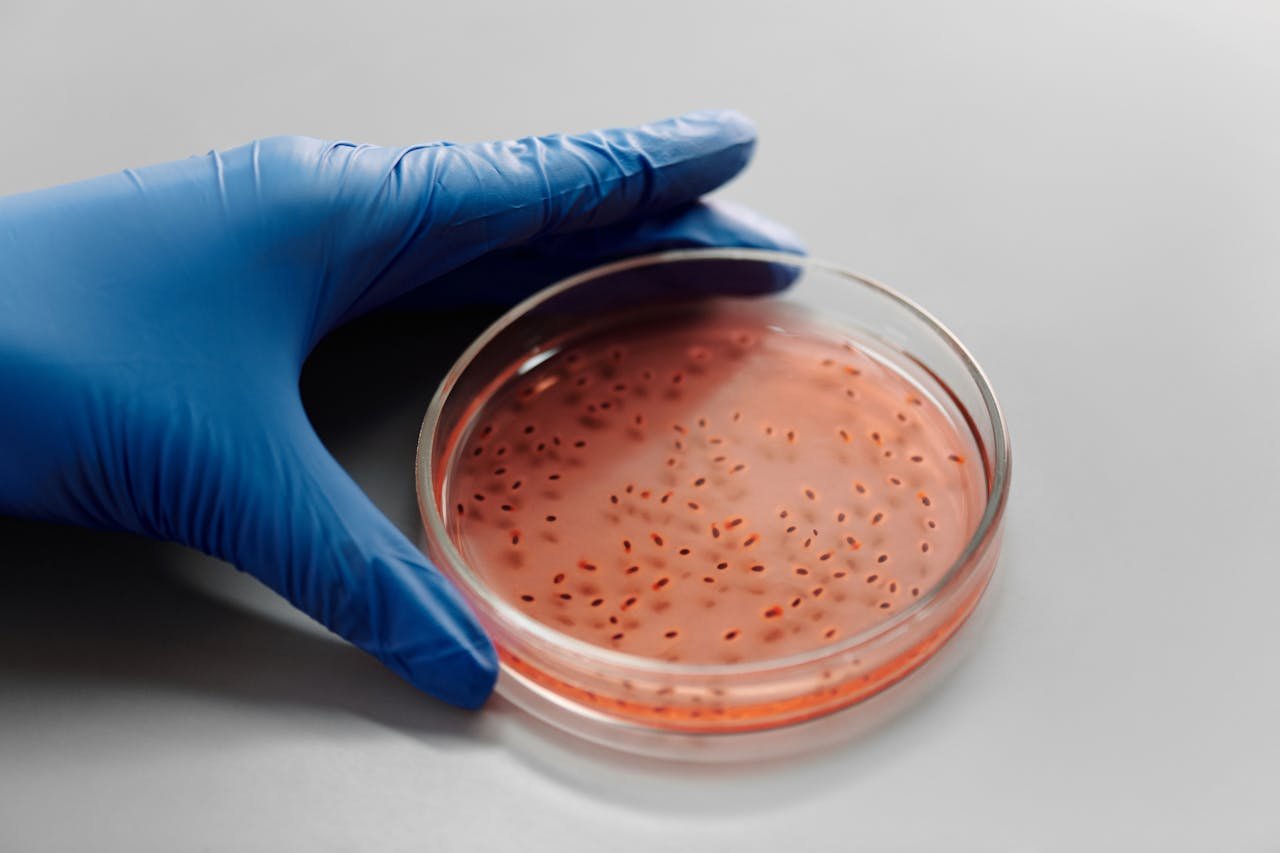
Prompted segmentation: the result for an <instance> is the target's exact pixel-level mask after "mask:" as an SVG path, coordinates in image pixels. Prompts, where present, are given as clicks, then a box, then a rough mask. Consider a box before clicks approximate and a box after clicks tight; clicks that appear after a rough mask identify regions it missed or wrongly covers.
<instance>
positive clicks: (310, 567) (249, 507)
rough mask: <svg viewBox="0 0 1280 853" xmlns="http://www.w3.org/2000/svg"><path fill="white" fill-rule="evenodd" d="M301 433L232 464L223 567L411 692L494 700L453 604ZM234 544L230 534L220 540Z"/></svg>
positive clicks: (453, 597) (492, 669)
mask: <svg viewBox="0 0 1280 853" xmlns="http://www.w3.org/2000/svg"><path fill="white" fill-rule="evenodd" d="M297 408H298V410H297V413H296V417H297V421H296V422H295V423H294V424H293V425H292V428H290V429H287V430H286V431H285V432H284V436H285V437H286V440H284V441H280V440H279V439H272V440H270V441H269V444H270V449H268V450H266V451H265V452H264V453H254V452H249V453H243V454H240V455H238V457H237V461H236V463H235V465H234V468H235V469H236V475H235V476H234V478H232V486H231V488H232V490H233V491H235V492H237V493H238V497H239V500H236V501H235V504H236V505H238V507H239V511H238V512H236V513H235V515H237V516H239V518H238V519H237V521H236V523H235V524H234V525H233V526H234V528H235V530H234V534H233V535H224V537H217V536H216V534H215V539H217V538H223V539H224V542H225V544H226V545H228V546H229V548H227V549H223V548H218V547H216V545H215V547H214V548H212V549H210V550H214V551H215V552H218V551H222V552H223V553H221V554H220V556H223V557H226V558H228V559H230V560H231V561H232V562H234V563H235V564H236V565H237V567H238V568H240V569H242V570H244V571H247V572H249V573H250V574H253V575H254V576H255V577H257V578H258V579H259V580H261V581H263V582H264V583H266V584H267V585H268V586H270V587H271V588H272V589H274V590H275V591H276V592H278V593H280V594H281V595H283V596H284V597H285V598H287V599H288V600H289V601H290V602H292V603H293V605H294V606H296V607H297V608H299V609H300V610H302V611H303V612H305V613H307V614H309V615H310V616H311V617H312V618H314V619H316V620H317V621H319V622H320V623H321V624H323V625H325V626H326V627H327V628H329V629H330V630H331V631H333V632H334V633H336V634H338V635H340V636H342V637H343V638H345V639H347V640H348V641H350V642H352V643H354V644H355V645H357V646H359V647H360V648H362V649H364V650H365V651H367V652H369V653H370V654H372V655H373V656H374V657H376V658H378V660H380V661H382V662H383V663H384V664H386V665H387V666H388V667H390V668H391V669H392V670H394V671H395V672H397V673H398V674H399V675H401V676H402V677H403V678H405V679H406V680H407V681H409V682H410V683H411V684H413V685H415V686H416V687H418V688H420V689H422V690H424V691H426V692H427V693H430V694H431V695H433V696H436V697H437V698H440V699H443V700H444V701H446V702H450V703H452V704H455V705H459V706H462V707H464V708H475V707H478V706H479V705H481V704H482V703H483V702H484V700H485V698H486V697H487V696H488V695H489V693H490V691H491V690H492V688H493V684H494V680H495V678H496V674H497V661H496V655H495V653H494V649H493V645H492V644H491V643H490V641H489V639H488V638H487V637H486V636H485V634H484V632H483V631H482V630H481V628H480V627H479V625H478V624H477V623H476V621H475V619H474V617H473V616H472V614H471V612H470V610H469V609H468V607H467V605H466V604H465V603H464V602H463V600H462V598H461V597H460V596H459V594H458V592H457V591H456V590H455V589H454V588H453V586H452V585H451V584H450V583H449V581H447V580H446V579H445V578H444V577H443V576H442V575H441V574H440V573H439V572H438V571H437V570H436V569H435V568H434V567H433V566H432V565H431V564H430V563H429V562H428V561H427V560H426V558H425V557H424V556H423V555H422V553H421V551H419V549H418V548H416V547H415V546H414V545H413V544H412V543H410V542H409V540H408V539H407V538H405V536H404V535H403V534H402V533H401V532H400V531H399V530H397V529H396V527H395V526H394V525H393V524H392V523H391V522H390V521H389V520H387V518H386V517H385V516H383V515H382V513H380V512H379V511H378V510H377V508H376V507H374V505H373V504H372V502H371V501H370V500H369V498H368V497H367V496H366V495H365V494H364V493H363V492H362V491H361V490H360V488H359V486H357V485H356V484H355V482H354V481H353V480H352V479H351V478H350V477H349V476H348V475H347V473H346V472H345V471H343V470H342V468H341V466H340V465H339V464H338V463H337V461H336V460H335V459H334V458H333V457H332V456H331V455H330V454H329V452H328V451H327V450H326V449H325V447H324V446H323V444H322V443H321V442H320V439H319V437H318V436H316V434H315V432H314V430H313V429H312V428H311V425H310V423H309V422H308V421H307V419H306V415H305V413H303V412H302V407H301V405H300V404H299V405H298V407H297ZM224 533H231V531H224Z"/></svg>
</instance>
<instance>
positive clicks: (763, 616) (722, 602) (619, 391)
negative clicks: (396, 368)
mask: <svg viewBox="0 0 1280 853" xmlns="http://www.w3.org/2000/svg"><path fill="white" fill-rule="evenodd" d="M1009 472H1010V457H1009V443H1008V436H1007V430H1006V426H1005V423H1004V419H1003V416H1002V414H1001V412H1000V408H999V405H998V403H997V402H996V399H995V396H994V394H993V393H992V390H991V387H990V384H989V383H988V381H987V379H986V377H985V376H984V374H983V372H982V370H981V369H980V368H979V366H978V365H977V363H976V362H975V361H974V359H973V358H972V357H971V356H970V354H969V353H968V351H967V350H966V349H965V348H964V346H963V345H962V344H961V343H960V342H959V341H958V340H957V339H956V338H955V336H954V335H952V334H951V333H950V332H949V331H948V330H947V329H946V328H945V327H944V326H942V324H941V323H939V322H938V321H937V320H936V319H934V318H933V317H932V316H931V315H930V314H928V313H927V312H926V311H925V310H924V309H922V308H920V307H919V306H917V305H916V304H915V303H913V302H912V301H910V300H909V299H907V298H905V297H903V296H901V295H900V294H898V293H896V292H894V291H893V290H891V289H889V288H888V287H885V286H884V285H881V284H879V283H877V282H875V281H872V280H871V279H868V278H865V277H863V276H860V275H857V274H855V273H852V272H849V271H847V270H844V269H842V268H840V267H839V266H836V265H833V264H829V263H825V262H822V261H817V260H813V259H808V258H803V257H798V256H793V255H786V254H780V253H773V252H764V251H757V250H737V249H695V250H681V251H671V252H663V253H659V254H654V255H647V256H643V257H638V258H631V259H627V260H624V261H619V262H616V263H611V264H606V265H604V266H601V267H597V268H595V269H592V270H589V271H587V272H584V273H581V274H579V275H575V276H573V277H571V278H568V279H566V280H564V281H562V282H560V283H558V284H556V285H553V286H551V287H550V288H547V289H546V290H543V291H541V292H540V293H538V294H536V295H535V296H533V297H531V298H530V299H528V300H526V301H525V302H523V303H521V304H520V305H518V306H516V307H515V308H513V309H512V310H511V311H509V312H507V313H506V314H505V315H503V316H502V317H501V318H500V319H499V320H498V321H497V322H495V323H494V324H493V325H492V326H491V327H490V328H489V329H488V330H486V331H485V332H484V333H483V334H482V335H481V336H480V337H479V338H478V339H477V340H476V341H475V342H474V343H473V344H472V346H471V347H469V348H468V349H467V351H466V352H465V353H464V354H463V355H462V356H461V358H460V359H459V360H458V362H457V363H456V364H455V365H454V367H453V368H452V370H451V371H450V372H449V373H448V374H447V376H446V377H445V379H444V380H443V381H442V383H441V385H440V388H439V389H438V391H437V393H436V395H435V397H434V398H433V400H432V402H431V405H430V407H429V409H428V411H427V415H426V418H425V420H424V423H423V427H422V433H421V436H420V441H419V448H418V459H417V482H418V496H419V503H420V508H421V512H422V518H423V522H424V525H425V541H426V549H427V551H428V553H429V555H430V556H431V557H432V559H433V560H434V561H435V563H436V564H437V565H438V566H439V567H440V568H441V570H442V571H444V572H445V573H446V575H448V576H449V577H450V578H451V579H452V580H453V581H454V582H455V583H456V584H457V585H458V586H459V588H460V589H461V590H462V592H463V594H464V595H465V597H466V598H467V599H468V601H469V603H470V604H471V605H472V607H473V608H474V610H475V612H476V614H477V616H478V618H479V619H480V620H481V622H482V623H483V624H484V626H485V628H486V630H488V632H489V633H490V635H491V637H492V638H493V640H494V642H495V644H496V646H497V648H498V650H499V655H500V658H501V667H502V675H501V677H500V679H499V686H498V690H499V692H500V693H501V694H502V695H503V696H505V697H506V698H508V699H509V700H511V701H512V702H513V703H515V704H516V705H518V706H519V707H521V708H523V709H525V710H526V711H529V712H530V713H532V714H534V715H535V716H537V717H539V718H540V719H542V720H543V721H545V722H548V723H551V724H552V725H555V726H557V727H559V728H562V729H565V730H567V731H570V732H572V733H575V734H577V735H580V736H583V737H586V738H588V739H590V740H593V741H596V742H598V743H602V744H605V745H608V746H614V747H618V748H621V749H625V750H629V751H634V752H641V753H646V754H650V755H656V756H663V755H666V756H676V757H686V758H687V757H695V758H712V759H718V758H724V757H751V756H758V755H762V754H765V753H769V754H776V753H777V752H786V751H790V750H792V749H793V748H799V747H802V746H804V745H805V743H806V741H808V742H813V741H814V740H815V739H816V738H818V737H820V736H821V737H823V738H826V737H829V736H830V735H831V734H832V733H837V734H838V732H839V730H840V728H841V721H840V717H841V713H837V712H843V713H844V714H846V715H847V713H848V712H845V711H844V709H847V708H849V707H850V706H853V705H855V704H857V703H859V702H861V701H862V700H865V699H868V698H869V697H872V696H874V695H875V694H877V693H879V692H880V691H882V690H884V689H885V688H886V687H888V686H889V685H891V684H894V683H895V682H897V681H898V680H900V679H902V678H903V677H904V676H906V675H907V674H908V673H910V672H912V671H913V670H914V669H916V668H917V667H919V666H920V665H921V664H922V663H923V662H925V661H926V660H928V659H929V658H930V657H931V656H932V655H934V654H935V652H937V651H938V650H939V649H940V648H941V647H942V646H943V645H944V644H945V643H947V641H948V640H949V639H950V638H951V637H952V635H953V634H954V633H955V632H956V630H957V629H958V628H959V627H960V626H961V624H962V623H963V622H964V621H965V619H966V618H967V617H968V615H969V614H970V613H971V612H972V611H973V609H974V607H975V605H976V604H977V602H978V601H979V599H980V597H981V596H982V593H983V591H984V590H985V588H986V586H987V584H988V581H989V580H990V578H991V575H992V573H993V571H994V569H995V565H996V561H997V557H998V554H999V549H1000V537H1001V530H1002V524H1003V511H1004V506H1005V503H1006V500H1007V496H1008V489H1009Z"/></svg>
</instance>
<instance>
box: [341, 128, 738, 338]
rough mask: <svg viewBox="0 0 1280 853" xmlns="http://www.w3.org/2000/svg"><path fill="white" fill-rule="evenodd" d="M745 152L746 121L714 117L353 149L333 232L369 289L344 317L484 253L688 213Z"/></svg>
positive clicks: (734, 167)
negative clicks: (343, 206) (339, 223)
mask: <svg viewBox="0 0 1280 853" xmlns="http://www.w3.org/2000/svg"><path fill="white" fill-rule="evenodd" d="M755 141H756V132H755V126H754V125H753V124H752V123H751V122H750V121H749V120H748V119H746V118H745V117H744V116H742V115H740V114H739V113H736V112H733V111H729V110H717V111H703V112H693V113H686V114H685V115H682V116H678V117H676V118H670V119H666V120H664V121H659V122H655V123H653V124H647V125H642V126H640V127H634V128H622V129H613V130H598V131H592V132H589V133H579V134H554V135H550V136H537V137H527V138H524V139H517V140H511V141H505V142H486V143H478V144H471V145H453V146H430V147H415V148H409V149H401V150H395V151H393V150H390V149H378V148H358V149H353V150H352V151H351V154H350V156H351V157H352V158H353V159H354V160H356V161H357V162H353V163H350V164H348V165H349V166H351V167H352V168H349V169H347V170H346V174H347V176H348V178H347V181H348V183H347V186H346V187H345V188H344V191H343V195H344V196H345V197H346V199H347V201H348V202H350V204H349V206H348V210H347V211H346V213H347V214H348V217H347V220H348V221H347V222H346V223H345V225H344V228H345V229H347V230H348V232H349V236H355V235H354V234H351V233H350V232H355V234H358V235H359V236H358V237H356V239H355V240H351V241H344V242H347V245H349V246H351V247H353V248H355V247H359V249H358V251H357V254H358V255H359V256H360V257H353V258H351V259H350V260H351V262H352V263H353V265H354V266H355V267H356V268H357V269H364V270H367V271H369V272H371V273H372V274H373V277H374V280H373V281H366V282H365V283H364V285H363V287H362V289H361V292H360V295H359V298H358V299H357V300H356V302H355V304H354V305H352V306H351V308H350V309H349V310H348V311H347V312H346V315H347V316H348V317H350V316H354V315H356V314H360V313H364V312H365V311H368V310H370V309H372V308H374V307H377V306H378V305H380V304H382V303H384V302H386V301H388V300H390V299H392V298H394V297H395V296H398V295H400V294H401V293H403V292H404V291H406V290H408V289H410V288H412V287H416V286H419V285H421V284H423V283H424V282H425V281H429V280H431V279H432V278H435V277H436V276H438V275H440V274H441V273H444V272H447V271H449V270H452V269H455V268H457V267H459V266H461V265H463V264H465V263H467V262H468V261H471V260H474V259H475V258H478V257H480V256H481V255H484V254H486V253H488V252H490V251H492V250H494V249H500V248H508V247H512V246H517V245H520V244H523V243H525V242H527V241H530V240H533V239H536V238H539V237H545V236H548V235H551V234H561V233H567V232H572V231H577V230H581V229H584V228H593V227H599V226H603V225H610V224H613V223H616V222H620V221H623V220H626V219H630V218H632V217H636V216H640V215H644V214H650V213H655V212H659V211H664V210H668V209H671V208H673V207H676V206H678V205H681V204H684V203H686V202H689V201H693V200H694V199H696V198H698V197H699V196H701V195H703V194H705V193H708V192H710V191H712V190H714V189H715V188H716V187H718V186H720V185H721V184H723V183H725V182H726V181H728V180H729V179H731V178H732V177H734V176H735V175H737V174H738V173H739V172H740V171H741V170H742V169H743V167H744V166H745V165H746V164H747V161H748V160H749V159H750V158H751V154H752V151H753V149H754V147H755ZM360 160H363V161H364V162H363V163H361V162H358V161H360ZM366 178H367V179H368V181H367V184H366V182H365V179H366ZM362 185H363V186H366V187H367V192H362V191H361V189H360V188H361V186H362ZM357 200H358V201H357ZM356 277H357V278H360V277H362V276H359V275H357V276H356Z"/></svg>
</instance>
